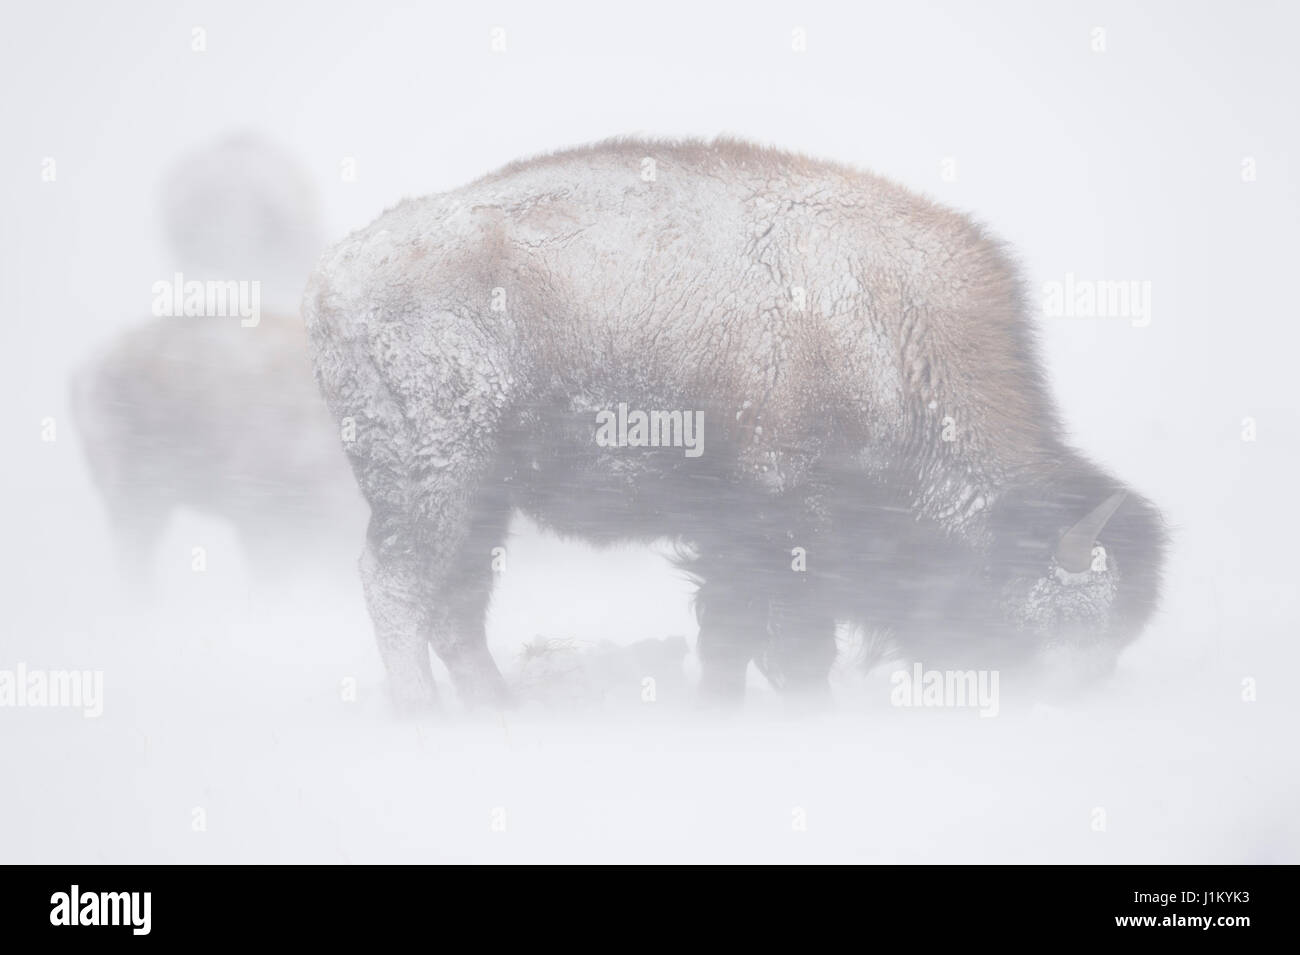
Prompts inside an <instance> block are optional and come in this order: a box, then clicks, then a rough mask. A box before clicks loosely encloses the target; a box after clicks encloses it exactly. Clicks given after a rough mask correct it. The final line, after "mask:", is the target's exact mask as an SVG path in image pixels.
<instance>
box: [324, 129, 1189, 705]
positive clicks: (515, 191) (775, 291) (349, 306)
mask: <svg viewBox="0 0 1300 955" xmlns="http://www.w3.org/2000/svg"><path fill="white" fill-rule="evenodd" d="M303 311H304V317H305V319H306V321H307V325H308V331H309V335H310V338H311V342H312V348H313V354H314V358H315V366H316V374H317V379H318V381H319V383H320V385H321V388H322V390H323V393H324V395H325V397H326V399H327V401H328V403H329V406H330V408H331V410H332V412H333V414H334V415H335V417H337V418H340V419H350V420H352V421H354V422H355V426H356V428H355V440H353V441H351V442H349V443H348V445H347V452H348V454H349V457H350V460H351V463H352V467H353V470H354V472H355V474H356V476H357V479H358V482H359V484H360V487H361V489H362V492H363V494H364V496H365V497H366V499H367V500H368V502H369V504H370V508H371V516H370V523H369V528H368V531H367V536H366V546H365V549H364V552H363V556H362V580H363V588H364V591H365V595H366V599H367V604H368V607H369V610H370V613H371V617H372V619H373V622H374V626H375V630H376V633H377V637H378V642H379V648H380V651H381V655H382V657H383V660H384V663H385V665H386V669H387V672H388V674H389V678H390V684H391V686H392V689H393V692H394V694H395V696H396V699H397V701H398V702H399V703H400V704H403V705H415V706H421V705H428V704H435V703H436V699H437V694H436V690H435V686H434V681H433V679H432V676H431V669H430V660H429V656H428V648H429V646H432V648H433V649H434V650H435V651H436V652H437V653H438V655H439V656H440V657H441V659H442V660H443V661H444V662H445V663H446V666H447V668H448V671H449V673H450V675H451V677H452V679H453V682H454V683H455V685H456V688H457V690H458V692H459V693H460V695H461V696H462V697H463V698H465V699H467V700H469V701H471V702H473V701H486V702H489V703H495V704H499V703H503V702H505V701H506V700H507V697H508V694H507V690H506V686H505V684H504V682H503V680H502V677H501V676H500V673H499V671H498V669H497V667H496V666H495V664H494V662H493V660H492V658H491V656H490V655H489V653H488V650H487V646H486V640H485V632H484V620H485V614H486V608H487V604H488V600H489V597H490V594H491V590H492V583H493V574H492V569H491V562H492V556H491V555H492V554H493V552H494V548H496V547H498V546H499V545H500V544H501V543H502V540H503V537H504V535H505V533H506V528H507V523H508V521H509V520H510V517H511V514H512V512H514V511H516V510H518V511H522V512H525V513H527V514H528V515H530V516H532V517H533V518H534V519H535V520H537V521H538V522H540V523H541V524H542V525H543V526H544V527H548V528H550V529H552V530H554V531H556V532H558V533H560V534H562V535H569V536H572V537H576V538H579V539H583V540H587V541H591V542H594V543H596V544H602V543H611V542H614V541H628V540H643V541H646V540H652V539H663V538H670V539H673V540H675V541H677V542H679V546H680V551H681V554H682V560H683V562H684V563H685V564H686V565H687V566H688V569H689V572H690V573H691V574H692V575H693V577H694V578H695V580H696V582H697V583H698V592H697V596H696V610H697V615H698V618H699V626H700V630H699V640H698V652H699V656H700V661H701V667H702V669H701V693H702V695H703V696H704V697H705V698H706V699H710V700H715V701H718V702H723V703H727V702H731V703H734V702H736V701H738V700H740V699H741V698H742V696H743V690H744V683H745V672H746V669H747V667H748V664H749V662H750V661H754V662H755V663H756V664H757V665H758V667H759V668H760V669H761V670H762V672H763V673H764V674H765V675H766V676H767V678H768V679H769V680H770V681H771V683H772V684H773V685H774V686H775V687H777V688H778V689H779V690H781V691H783V692H784V693H787V694H789V698H791V699H806V700H816V699H819V698H824V697H825V695H826V693H827V687H828V679H827V674H828V671H829V669H830V667H831V664H832V662H833V659H834V655H835V641H834V633H835V626H836V623H837V622H838V621H848V622H856V623H859V624H862V625H864V626H868V627H871V628H873V629H875V630H877V631H880V632H884V633H886V634H888V635H889V637H890V639H891V640H892V642H893V645H894V649H896V650H897V651H898V652H899V653H900V654H902V655H904V656H909V657H914V658H917V659H922V660H924V662H925V663H926V664H928V665H944V664H945V663H948V662H951V663H952V664H953V665H962V666H984V667H1009V668H1017V667H1024V668H1025V669H1027V670H1033V669H1038V668H1042V667H1043V666H1048V665H1051V661H1061V660H1066V661H1068V669H1069V670H1070V671H1071V672H1073V673H1075V674H1077V675H1078V676H1080V677H1085V676H1092V675H1095V674H1099V673H1103V672H1105V670H1106V669H1107V668H1108V667H1109V666H1110V665H1111V664H1112V663H1113V661H1114V659H1115V656H1116V654H1117V653H1118V651H1119V649H1120V648H1122V647H1123V646H1124V645H1125V644H1126V643H1128V642H1130V641H1131V640H1133V639H1134V638H1135V637H1136V636H1137V635H1138V633H1139V632H1140V631H1141V629H1142V627H1143V625H1144V623H1145V622H1146V620H1147V619H1148V617H1149V616H1150V614H1151V613H1152V611H1153V609H1154V606H1155V603H1156V599H1157V590H1158V581H1159V572H1160V565H1161V556H1162V550H1163V546H1164V531H1163V524H1162V522H1161V519H1160V517H1159V515H1158V513H1157V511H1156V510H1155V509H1154V507H1153V506H1152V505H1151V504H1150V503H1149V502H1148V501H1146V500H1145V499H1144V498H1142V497H1141V496H1139V495H1138V494H1137V493H1135V492H1133V491H1131V490H1129V489H1127V488H1126V487H1125V486H1124V485H1123V484H1121V483H1120V482H1119V481H1118V480H1117V479H1115V478H1113V477H1111V476H1109V475H1108V474H1106V473H1105V472H1104V471H1102V470H1101V469H1099V468H1098V467H1096V466H1094V465H1093V464H1091V463H1090V462H1089V461H1088V460H1087V459H1085V458H1084V457H1083V456H1082V455H1081V454H1079V453H1078V452H1076V451H1075V450H1073V449H1071V448H1070V447H1069V446H1067V444H1066V442H1065V441H1064V439H1063V436H1062V427H1061V424H1060V422H1059V420H1058V417H1057V413H1056V411H1055V409H1054V406H1053V402H1052V399H1051V396H1050V394H1049V392H1048V389H1047V386H1046V384H1045V381H1044V375H1043V371H1042V365H1041V362H1040V360H1039V359H1038V357H1037V351H1036V347H1035V339H1034V333H1033V329H1032V326H1031V322H1030V319H1029V316H1028V310H1027V308H1026V304H1025V298H1024V295H1023V293H1022V287H1021V283H1020V280H1019V278H1018V276H1017V272H1016V269H1015V267H1014V265H1013V263H1012V261H1011V259H1010V257H1009V256H1008V254H1007V252H1006V251H1005V250H1004V249H1003V248H1002V247H1001V246H1000V245H999V244H998V242H997V241H995V240H994V239H993V238H991V237H990V236H989V235H987V234H986V233H985V232H984V231H983V230H982V229H981V228H980V227H979V226H978V225H976V224H974V223H973V222H972V221H971V220H970V219H968V218H966V217H965V216H963V215H960V214H958V213H956V212H953V211H950V210H947V209H944V208H942V207H940V206H937V205H934V204H932V203H931V202H929V201H927V200H925V199H923V198H920V197H918V196H916V195H913V194H912V193H910V192H908V191H906V190H904V189H903V188H901V187H899V186H897V185H895V184H893V183H891V182H889V181H887V180H885V179H882V178H879V177H877V176H874V175H870V174H866V173H864V172H860V171H857V170H855V169H852V168H849V167H847V166H842V165H837V164H834V163H829V162H822V161H817V160H814V159H810V158H807V157H804V156H800V155H795V154H791V153H788V152H783V151H778V150H774V149H766V148H760V147H756V146H753V145H749V144H746V143H743V142H738V141H733V140H725V139H721V140H715V141H712V142H656V141H641V140H615V141H609V142H604V143H600V144H597V145H593V146H589V147H584V148H578V149H573V150H568V151H563V152H558V153H554V154H550V155H545V156H541V157H539V158H534V159H531V160H527V161H522V162H516V163H514V164H511V165H509V166H506V167H505V168H503V169H501V170H499V171H497V172H495V173H492V174H490V175H488V176H485V177H484V178H482V179H479V180H477V181H475V182H473V183H471V184H470V185H468V186H465V187H463V188H461V189H459V190H456V191H454V192H450V193H445V194H441V195H433V196H429V197H425V198H422V199H415V200H406V201H403V202H401V203H400V204H399V205H397V206H396V207H394V208H393V209H391V210H389V211H388V212H386V213H384V214H383V215H382V216H381V217H380V218H379V219H377V220H376V221H375V222H373V223H372V224H371V225H370V226H368V227H367V228H365V229H362V230H360V231H358V232H356V233H354V234H353V235H351V236H349V237H348V238H346V239H345V240H343V241H342V242H341V243H339V244H338V245H337V246H335V247H334V248H333V249H332V250H330V251H329V252H327V253H326V254H325V255H324V256H323V257H322V259H321V260H320V262H319V264H318V266H317V269H316V271H315V273H314V275H313V278H312V279H311V281H310V282H309V285H308V288H307V291H306V293H305V298H304V306H303ZM688 426H689V430H688Z"/></svg>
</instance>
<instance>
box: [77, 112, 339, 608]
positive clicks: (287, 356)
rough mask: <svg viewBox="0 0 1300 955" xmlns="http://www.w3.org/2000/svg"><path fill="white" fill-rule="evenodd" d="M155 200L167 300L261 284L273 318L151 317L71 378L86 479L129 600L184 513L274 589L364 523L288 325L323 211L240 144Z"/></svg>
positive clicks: (258, 141) (210, 147)
mask: <svg viewBox="0 0 1300 955" xmlns="http://www.w3.org/2000/svg"><path fill="white" fill-rule="evenodd" d="M161 192H162V198H161V212H162V220H163V223H164V225H165V233H166V236H167V248H168V267H167V268H166V270H165V273H164V274H165V275H166V276H167V279H166V280H165V281H163V282H162V283H161V287H163V288H169V287H170V285H171V278H172V275H173V274H174V272H175V271H177V270H180V271H182V273H183V274H184V275H188V276H189V277H190V278H191V279H200V278H201V279H210V280H212V281H213V282H215V283H216V284H218V285H219V286H224V283H225V282H226V280H230V281H232V282H236V283H238V282H241V281H242V282H244V283H254V282H255V283H257V289H258V291H259V299H260V302H262V303H266V304H267V305H268V310H267V313H266V314H264V315H263V314H254V315H252V316H251V317H244V318H241V317H239V316H237V315H218V314H203V315H184V314H168V315H165V317H155V318H152V319H149V320H146V321H144V322H141V323H139V324H136V325H135V326H133V327H131V328H129V329H128V330H126V331H123V332H121V333H119V334H117V335H116V336H115V337H114V338H113V339H112V340H111V341H110V342H108V343H107V344H106V345H105V346H104V347H102V348H101V349H100V350H99V351H97V353H96V354H95V355H94V356H93V357H91V358H90V359H89V360H88V361H86V362H85V363H84V364H82V365H81V366H80V367H78V368H77V369H76V370H75V372H74V373H73V375H72V378H71V381H70V382H69V390H70V399H71V405H72V411H73V415H74V418H75V421H76V425H77V430H78V433H79V437H80V439H81V444H82V448H83V450H84V453H85V459H86V464H87V467H88V470H89V473H90V478H91V480H92V481H93V483H94V484H95V486H96V488H97V489H98V490H99V492H100V494H101V496H102V497H103V499H104V503H105V505H106V509H107V511H108V519H109V525H110V530H111V533H112V535H113V539H114V544H115V546H116V549H117V552H118V564H119V567H120V569H121V570H122V572H123V576H124V577H125V578H126V579H127V581H128V582H129V583H130V584H131V586H132V588H133V589H134V590H136V591H137V593H138V592H140V591H143V590H145V589H147V587H148V586H149V584H150V582H151V581H150V573H149V571H150V564H151V558H152V555H153V550H154V547H155V545H156V543H157V541H158V539H159V538H160V537H161V535H162V534H163V532H164V531H165V529H166V527H167V523H168V521H169V519H170V517H171V515H172V514H173V513H174V512H175V511H176V510H177V509H178V508H190V509H193V510H196V511H199V512H202V513H205V514H207V515H210V516H215V517H218V518H223V519H225V520H228V521H230V522H231V523H232V524H233V526H234V528H235V531H236V533H237V534H238V536H239V540H240V543H241V545H242V546H243V548H244V551H245V555H246V557H247V558H248V562H249V564H250V566H251V569H252V572H253V575H254V576H255V577H257V578H258V579H262V580H266V579H268V578H269V579H271V580H275V581H280V580H284V579H285V578H286V577H291V576H293V572H294V570H295V569H301V568H303V567H304V566H306V565H309V564H311V563H312V562H313V561H315V560H317V559H318V558H320V557H321V556H322V552H323V551H333V550H335V549H336V548H337V544H336V543H335V542H336V541H337V539H338V537H339V535H340V533H341V526H342V525H346V524H347V523H349V521H351V520H352V519H353V516H354V515H355V514H357V512H360V511H361V510H362V509H363V508H362V504H361V502H360V501H359V499H358V497H359V496H358V494H357V490H356V483H355V482H354V481H353V480H352V477H351V475H350V473H349V471H348V466H347V461H346V459H345V458H344V456H343V454H342V453H341V452H340V450H339V441H338V437H339V436H338V426H337V424H336V423H335V422H334V421H333V420H332V419H331V417H330V415H329V413H328V411H327V410H326V409H325V408H324V406H323V405H322V402H321V399H320V392H319V391H318V390H317V387H316V383H315V381H314V379H313V375H312V365H311V359H310V356H309V354H308V351H307V335H306V331H305V328H304V326H303V323H302V318H301V317H300V316H299V315H298V314H297V304H298V299H299V297H300V295H301V291H302V283H303V280H304V277H305V274H306V272H307V271H308V270H309V269H310V265H311V262H312V260H313V259H314V258H315V257H316V256H317V255H318V254H319V252H320V249H321V248H322V247H323V245H324V242H323V241H322V240H321V238H320V237H321V235H322V232H323V230H322V227H321V225H320V213H319V209H318V208H317V205H316V201H315V198H314V196H313V195H312V190H311V188H310V185H309V182H308V179H307V176H306V175H305V174H304V173H303V171H302V169H301V168H300V167H299V165H298V163H297V162H296V160H295V159H294V158H293V157H292V156H291V155H289V154H287V153H286V152H284V151H283V150H281V149H279V148H278V147H276V146H275V145H273V144H272V143H270V142H267V141H265V140H263V139H262V138H261V137H259V136H256V135H253V134H248V133H240V134H235V135H233V136H229V137H224V138H221V139H218V140H217V141H215V142H212V143H210V144H207V145H205V146H203V147H202V148H200V149H198V150H197V151H195V152H193V153H191V154H189V155H187V156H185V157H183V158H182V159H180V160H179V161H177V162H176V163H175V164H173V166H172V167H171V168H170V170H169V171H168V173H167V175H166V176H164V178H163V185H162V190H161ZM218 279H219V280H221V281H220V282H217V280H218ZM142 291H143V290H142ZM142 298H143V296H142ZM156 301H157V300H156ZM363 522H364V517H361V519H360V520H359V521H358V526H360V525H361V524H362V523H363ZM348 546H349V550H350V551H351V548H352V547H353V546H354V545H348ZM349 556H350V554H349ZM187 559H188V555H187ZM344 566H346V564H345V565H344ZM313 569H314V568H313Z"/></svg>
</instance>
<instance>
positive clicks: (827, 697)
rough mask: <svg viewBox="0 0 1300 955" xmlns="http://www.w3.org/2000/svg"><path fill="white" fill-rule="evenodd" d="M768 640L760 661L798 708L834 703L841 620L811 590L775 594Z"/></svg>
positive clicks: (758, 657) (770, 605)
mask: <svg viewBox="0 0 1300 955" xmlns="http://www.w3.org/2000/svg"><path fill="white" fill-rule="evenodd" d="M767 610H768V615H767V638H766V639H765V640H764V641H763V645H762V647H761V648H760V650H759V652H758V654H757V655H756V656H755V658H754V662H755V663H756V664H757V665H758V669H759V672H761V673H762V674H763V676H765V677H767V680H768V682H769V683H771V684H772V686H773V688H774V689H776V690H777V691H778V692H779V693H781V695H782V696H783V697H784V698H785V700H786V703H787V705H789V706H790V707H791V708H793V709H796V710H821V709H825V708H826V707H828V706H829V705H830V702H831V694H830V671H831V667H832V665H833V664H834V663H835V653H836V648H835V620H834V618H833V617H831V616H830V615H829V614H827V613H826V611H825V609H824V608H822V607H819V606H818V602H817V601H816V600H815V599H812V598H811V596H810V595H809V594H803V593H785V594H781V593H778V594H773V595H772V596H770V597H769V598H768V600H767Z"/></svg>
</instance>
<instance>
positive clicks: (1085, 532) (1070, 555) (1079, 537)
mask: <svg viewBox="0 0 1300 955" xmlns="http://www.w3.org/2000/svg"><path fill="white" fill-rule="evenodd" d="M1127 496H1128V494H1127V492H1125V491H1116V492H1115V493H1114V494H1112V495H1111V496H1110V497H1108V498H1106V500H1104V501H1102V502H1101V503H1100V504H1098V505H1097V506H1096V507H1095V508H1093V510H1092V511H1091V512H1089V514H1088V516H1087V517H1085V518H1084V519H1083V520H1081V521H1079V523H1077V524H1075V525H1074V526H1073V527H1071V528H1070V529H1069V530H1068V531H1066V532H1065V534H1064V536H1062V538H1061V543H1059V544H1057V545H1056V562H1057V563H1058V564H1060V565H1061V566H1062V567H1063V568H1065V569H1066V570H1068V571H1069V572H1070V573H1072V574H1081V573H1083V572H1084V571H1085V570H1087V569H1088V568H1089V567H1091V566H1092V545H1093V543H1094V542H1095V541H1096V540H1097V536H1098V535H1099V534H1100V533H1101V529H1102V528H1103V527H1105V526H1106V522H1107V521H1109V520H1110V519H1111V517H1113V516H1114V514H1115V512H1116V511H1117V510H1119V506H1120V505H1121V504H1123V503H1124V498H1125V497H1127Z"/></svg>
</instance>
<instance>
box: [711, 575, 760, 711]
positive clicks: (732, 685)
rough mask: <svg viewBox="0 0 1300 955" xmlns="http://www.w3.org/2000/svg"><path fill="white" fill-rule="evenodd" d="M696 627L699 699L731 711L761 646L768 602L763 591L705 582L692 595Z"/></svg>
mask: <svg viewBox="0 0 1300 955" xmlns="http://www.w3.org/2000/svg"><path fill="white" fill-rule="evenodd" d="M695 614H696V617H697V619H698V620H699V624H700V633H699V638H698V642H697V644H696V652H697V654H698V656H699V659H700V669H701V672H700V700H701V702H702V703H704V704H706V705H709V706H718V707H734V706H739V705H740V704H741V703H742V702H743V701H744V699H745V673H746V670H747V669H748V668H749V661H750V660H752V659H753V658H754V654H755V653H756V652H757V650H758V648H759V646H760V645H761V643H762V640H763V635H764V633H765V632H766V627H767V604H766V601H765V599H764V597H763V594H762V588H761V587H759V588H753V587H748V586H740V585H735V584H733V583H731V582H714V581H709V580H705V581H704V582H702V583H701V585H700V589H699V592H698V593H697V594H696V596H695Z"/></svg>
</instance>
